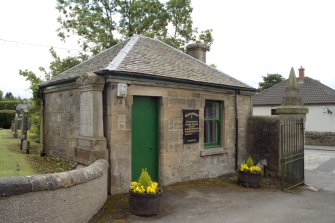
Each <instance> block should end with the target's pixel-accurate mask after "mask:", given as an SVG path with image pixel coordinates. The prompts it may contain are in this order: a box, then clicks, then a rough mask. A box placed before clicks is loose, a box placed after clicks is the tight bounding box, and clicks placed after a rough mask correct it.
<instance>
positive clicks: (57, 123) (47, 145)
mask: <svg viewBox="0 0 335 223" xmlns="http://www.w3.org/2000/svg"><path fill="white" fill-rule="evenodd" d="M79 96H80V95H79V90H78V89H77V88H76V87H75V86H74V87H63V88H56V89H52V90H45V91H44V126H43V127H44V128H43V129H44V134H43V138H44V139H43V144H44V145H43V147H44V149H45V152H46V154H48V155H51V156H57V157H60V158H63V159H67V160H74V151H75V146H76V143H77V142H76V140H77V137H78V135H79V118H80V113H79V106H80V97H79Z"/></svg>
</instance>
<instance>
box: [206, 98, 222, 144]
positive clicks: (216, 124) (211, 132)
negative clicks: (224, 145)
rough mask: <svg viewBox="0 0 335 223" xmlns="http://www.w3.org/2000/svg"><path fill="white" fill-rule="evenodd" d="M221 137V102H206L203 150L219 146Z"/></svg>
mask: <svg viewBox="0 0 335 223" xmlns="http://www.w3.org/2000/svg"><path fill="white" fill-rule="evenodd" d="M220 136H221V102H219V101H212V100H206V102H205V123H204V141H205V148H209V147H215V146H220V144H221V142H220V140H221V139H220Z"/></svg>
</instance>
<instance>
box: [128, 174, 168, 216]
mask: <svg viewBox="0 0 335 223" xmlns="http://www.w3.org/2000/svg"><path fill="white" fill-rule="evenodd" d="M161 195H162V190H161V189H160V188H159V187H158V183H157V182H154V181H152V180H151V177H150V175H149V173H148V171H147V169H142V172H141V175H140V178H139V179H138V181H134V182H132V183H131V186H130V189H129V209H130V212H131V213H132V214H135V215H140V216H153V215H157V214H158V212H159V207H160V198H161Z"/></svg>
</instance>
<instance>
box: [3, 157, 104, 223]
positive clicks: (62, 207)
mask: <svg viewBox="0 0 335 223" xmlns="http://www.w3.org/2000/svg"><path fill="white" fill-rule="evenodd" d="M107 171H108V163H107V161H105V160H97V161H95V162H94V163H93V164H91V165H90V166H88V167H85V168H81V169H76V170H72V171H68V172H62V173H54V174H45V175H36V176H18V177H7V178H2V179H0V216H1V217H0V219H1V220H0V221H1V222H7V223H12V222H62V223H64V222H71V223H74V222H78V223H79V222H80V223H82V222H87V221H88V220H89V219H90V218H91V217H92V216H93V215H95V214H96V213H97V212H98V211H99V210H100V209H101V207H102V206H103V205H104V203H105V202H106V200H107Z"/></svg>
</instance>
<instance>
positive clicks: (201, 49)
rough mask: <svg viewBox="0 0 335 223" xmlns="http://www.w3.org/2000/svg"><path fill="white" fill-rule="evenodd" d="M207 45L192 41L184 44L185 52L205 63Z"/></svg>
mask: <svg viewBox="0 0 335 223" xmlns="http://www.w3.org/2000/svg"><path fill="white" fill-rule="evenodd" d="M207 51H209V47H208V46H206V45H203V44H200V43H192V44H189V45H187V46H186V53H187V54H188V55H190V56H192V57H194V58H196V59H198V60H200V61H202V62H204V63H206V52H207Z"/></svg>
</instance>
